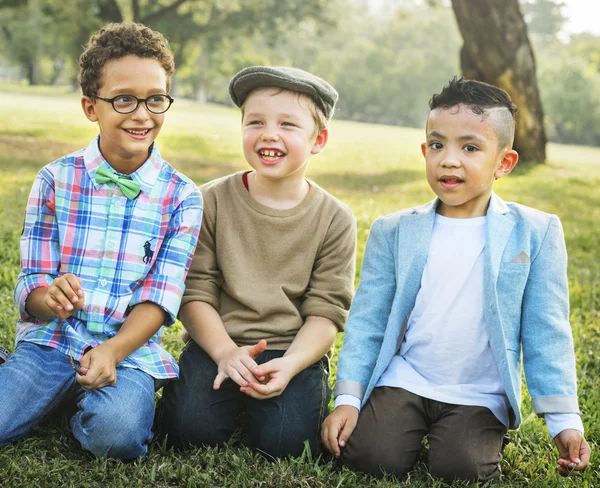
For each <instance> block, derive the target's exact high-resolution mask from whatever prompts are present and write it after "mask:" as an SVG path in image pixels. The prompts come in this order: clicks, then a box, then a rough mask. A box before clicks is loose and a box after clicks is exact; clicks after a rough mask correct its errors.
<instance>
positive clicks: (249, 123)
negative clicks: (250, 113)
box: [246, 120, 262, 125]
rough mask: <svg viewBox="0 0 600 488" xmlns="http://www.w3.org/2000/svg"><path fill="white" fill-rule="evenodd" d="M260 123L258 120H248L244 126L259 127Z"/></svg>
mask: <svg viewBox="0 0 600 488" xmlns="http://www.w3.org/2000/svg"><path fill="white" fill-rule="evenodd" d="M261 124H262V122H261V121H260V120H249V121H248V122H246V125H261Z"/></svg>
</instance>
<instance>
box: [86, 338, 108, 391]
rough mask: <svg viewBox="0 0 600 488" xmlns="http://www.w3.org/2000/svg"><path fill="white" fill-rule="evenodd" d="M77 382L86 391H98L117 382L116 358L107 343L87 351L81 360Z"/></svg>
mask: <svg viewBox="0 0 600 488" xmlns="http://www.w3.org/2000/svg"><path fill="white" fill-rule="evenodd" d="M79 364H80V365H81V367H80V368H79V369H80V370H81V372H82V373H84V374H83V375H80V374H77V382H78V383H79V384H80V385H81V386H82V387H83V388H85V389H86V390H98V389H100V388H103V387H105V386H108V385H114V384H115V383H116V382H117V358H116V356H115V354H114V352H113V350H112V347H111V346H110V344H108V342H104V343H102V344H100V345H99V346H96V347H94V348H93V349H91V350H89V351H88V352H87V353H86V354H84V356H83V357H82V358H81V361H80V362H79Z"/></svg>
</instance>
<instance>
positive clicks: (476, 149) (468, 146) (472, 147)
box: [463, 144, 479, 152]
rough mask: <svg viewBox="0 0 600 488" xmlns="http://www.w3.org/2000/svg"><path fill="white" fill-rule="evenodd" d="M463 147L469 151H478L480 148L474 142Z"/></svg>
mask: <svg viewBox="0 0 600 488" xmlns="http://www.w3.org/2000/svg"><path fill="white" fill-rule="evenodd" d="M463 149H464V150H465V151H467V152H476V151H478V150H479V148H478V147H477V146H474V145H473V144H467V145H466V146H465V147H464V148H463Z"/></svg>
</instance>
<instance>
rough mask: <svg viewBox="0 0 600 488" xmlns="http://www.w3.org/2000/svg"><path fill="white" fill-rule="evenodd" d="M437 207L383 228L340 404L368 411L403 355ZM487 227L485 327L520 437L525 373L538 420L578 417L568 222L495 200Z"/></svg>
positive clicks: (342, 375) (352, 336) (366, 272)
mask: <svg viewBox="0 0 600 488" xmlns="http://www.w3.org/2000/svg"><path fill="white" fill-rule="evenodd" d="M437 202H438V200H437V199H436V200H433V201H431V202H429V203H427V204H426V205H423V206H421V207H416V208H412V209H407V210H402V211H400V212H396V213H394V214H391V215H388V216H386V217H380V218H378V219H377V220H376V221H375V222H374V223H373V226H372V227H371V232H370V234H369V239H368V241H367V247H366V250H365V256H364V260H363V265H362V271H361V282H360V285H359V287H358V290H357V292H356V295H355V297H354V301H353V302H352V307H351V309H350V316H349V318H348V321H347V322H346V333H345V337H344V346H343V348H342V350H341V352H340V356H339V364H338V370H337V383H336V386H335V395H336V396H337V395H340V394H344V393H347V394H350V395H354V396H355V397H358V398H360V399H361V402H362V404H363V405H364V403H365V402H366V401H367V399H368V398H369V395H370V394H371V392H372V391H373V388H374V387H375V385H376V383H377V381H378V380H379V378H380V377H381V375H382V374H383V372H384V371H385V370H386V368H387V367H388V365H389V364H390V361H391V360H392V358H393V357H394V355H395V354H396V353H397V352H398V350H399V349H400V345H401V344H402V341H403V340H404V334H405V332H406V326H407V322H408V316H409V314H410V312H411V310H412V309H413V307H414V305H415V300H416V297H417V293H418V291H419V288H420V286H421V276H422V274H423V269H424V267H425V263H426V262H427V252H428V250H429V242H430V240H431V233H432V229H433V222H434V217H435V209H436V206H437ZM486 217H487V219H486V235H485V250H484V253H485V254H484V255H485V264H484V300H485V301H484V303H485V310H484V317H485V321H486V325H487V331H488V336H489V342H490V345H491V348H492V351H493V354H494V358H495V360H496V365H497V366H498V371H499V372H500V376H501V379H502V383H503V385H504V388H505V390H506V395H507V397H508V400H509V402H510V406H511V411H510V427H511V428H516V427H518V426H519V424H520V423H521V413H520V404H521V363H523V365H524V367H525V378H526V381H527V387H528V390H529V393H530V394H531V397H532V399H533V408H534V410H535V412H536V413H537V414H538V415H542V414H544V413H578V412H579V407H578V403H577V382H576V376H575V355H574V351H573V340H572V336H571V327H570V324H569V291H568V284H567V252H566V248H565V242H564V236H563V231H562V226H561V224H560V220H559V219H558V217H557V216H555V215H549V214H546V213H543V212H540V211H538V210H534V209H531V208H529V207H525V206H523V205H519V204H515V203H505V202H503V201H502V200H501V199H500V198H499V197H498V196H496V195H495V194H492V197H491V200H490V205H489V208H488V211H487V215H486ZM521 354H522V361H521ZM448 367H449V368H451V367H452V364H448Z"/></svg>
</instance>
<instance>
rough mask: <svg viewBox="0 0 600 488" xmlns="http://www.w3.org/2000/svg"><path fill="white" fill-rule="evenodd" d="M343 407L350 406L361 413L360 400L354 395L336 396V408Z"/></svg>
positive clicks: (334, 403) (334, 404)
mask: <svg viewBox="0 0 600 488" xmlns="http://www.w3.org/2000/svg"><path fill="white" fill-rule="evenodd" d="M341 405H350V406H351V407H355V408H356V409H357V410H358V411H359V412H360V398H358V397H355V396H354V395H348V394H343V395H338V396H336V397H335V401H334V402H333V406H334V408H338V407H339V406H341Z"/></svg>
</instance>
